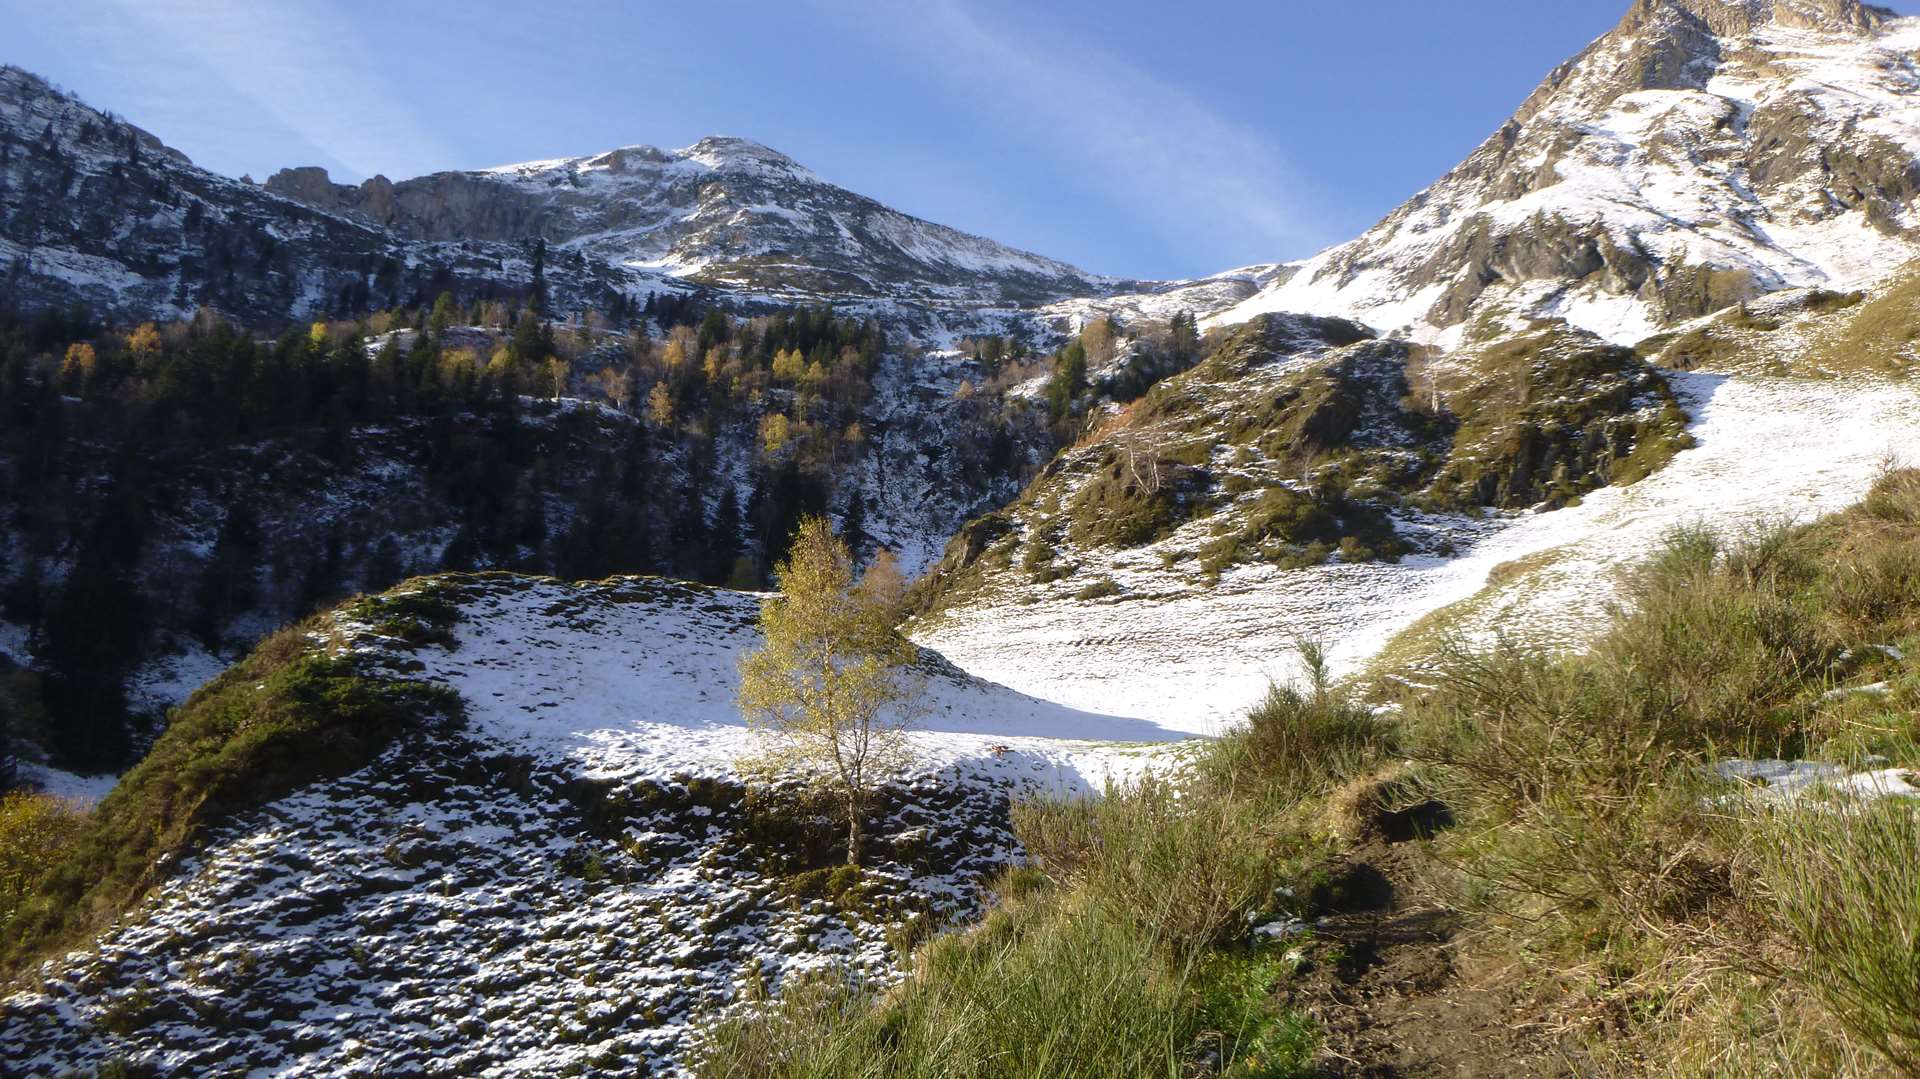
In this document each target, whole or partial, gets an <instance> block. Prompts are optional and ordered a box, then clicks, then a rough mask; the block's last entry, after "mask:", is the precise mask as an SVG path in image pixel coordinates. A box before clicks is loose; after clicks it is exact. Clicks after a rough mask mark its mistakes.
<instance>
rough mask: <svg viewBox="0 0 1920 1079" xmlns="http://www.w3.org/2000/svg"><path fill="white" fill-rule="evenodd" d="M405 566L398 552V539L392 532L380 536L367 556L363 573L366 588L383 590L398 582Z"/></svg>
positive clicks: (375, 590)
mask: <svg viewBox="0 0 1920 1079" xmlns="http://www.w3.org/2000/svg"><path fill="white" fill-rule="evenodd" d="M406 572H407V568H406V565H405V563H404V558H403V556H402V555H401V553H400V541H399V540H397V539H395V538H394V537H393V535H392V533H388V534H387V535H385V536H382V537H380V542H379V543H377V544H375V545H374V548H373V552H372V553H371V554H369V555H368V556H367V565H366V570H365V572H364V574H363V576H364V577H365V581H366V590H367V591H369V592H384V591H386V590H387V589H389V588H392V587H393V586H394V585H396V584H399V583H400V580H401V578H402V577H404V576H405V575H406Z"/></svg>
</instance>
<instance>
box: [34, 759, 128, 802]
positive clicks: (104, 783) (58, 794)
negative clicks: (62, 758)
mask: <svg viewBox="0 0 1920 1079" xmlns="http://www.w3.org/2000/svg"><path fill="white" fill-rule="evenodd" d="M20 780H21V783H22V784H23V785H24V786H27V787H31V788H33V789H34V790H37V791H39V792H40V793H42V794H50V795H52V796H54V797H55V798H62V799H65V800H66V801H69V802H76V803H78V804H80V805H83V806H90V805H93V804H94V803H95V802H98V801H99V800H100V799H102V798H105V797H106V796H107V792H108V791H110V790H112V789H113V785H114V784H115V783H117V782H119V781H120V777H119V776H117V775H99V776H83V775H76V774H74V773H72V772H63V771H61V770H60V769H58V768H54V767H51V766H49V765H45V764H23V765H21V766H20Z"/></svg>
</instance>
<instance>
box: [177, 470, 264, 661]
mask: <svg viewBox="0 0 1920 1079" xmlns="http://www.w3.org/2000/svg"><path fill="white" fill-rule="evenodd" d="M260 550H261V541H260V517H259V515H258V514H257V513H256V512H255V511H254V508H253V503H252V501H251V500H249V499H248V498H246V497H245V496H244V495H241V496H235V497H231V498H230V504H229V506H228V508H227V516H226V519H225V520H223V521H221V522H220V532H219V533H218V535H216V536H215V537H214V541H213V552H212V554H211V555H210V556H209V557H208V558H207V565H206V568H205V569H204V570H202V571H201V574H200V588H199V591H198V592H197V593H196V594H195V598H194V613H193V631H194V633H195V635H196V636H198V637H199V638H200V643H202V644H204V645H206V647H207V650H208V651H210V652H218V651H219V650H220V646H221V643H222V638H221V634H222V631H223V630H225V628H226V625H227V622H228V621H229V620H231V619H232V618H233V616H235V615H237V614H240V613H242V612H244V611H247V610H249V609H251V608H252V607H253V605H254V603H255V602H256V601H257V600H258V599H259V566H260Z"/></svg>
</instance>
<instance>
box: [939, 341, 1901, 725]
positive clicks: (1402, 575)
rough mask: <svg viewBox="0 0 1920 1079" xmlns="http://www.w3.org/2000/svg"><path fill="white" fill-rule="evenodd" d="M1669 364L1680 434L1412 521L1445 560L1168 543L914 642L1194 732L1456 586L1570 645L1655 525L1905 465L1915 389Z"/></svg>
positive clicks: (1802, 506) (1359, 647)
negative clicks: (1508, 496)
mask: <svg viewBox="0 0 1920 1079" xmlns="http://www.w3.org/2000/svg"><path fill="white" fill-rule="evenodd" d="M1674 377H1675V378H1676V379H1678V380H1679V382H1680V386H1681V388H1682V389H1683V390H1684V391H1685V392H1686V394H1687V396H1688V397H1689V398H1690V399H1691V402H1692V404H1691V410H1692V412H1693V413H1694V417H1695V419H1694V422H1693V424H1692V426H1691V428H1690V431H1691V433H1692V434H1693V436H1694V437H1695V438H1696V439H1697V441H1698V445H1697V447H1696V448H1694V449H1692V450H1688V451H1685V452H1683V453H1681V454H1679V456H1677V457H1676V458H1675V459H1674V461H1673V462H1672V463H1671V464H1669V465H1668V466H1667V467H1666V468H1664V469H1662V470H1661V471H1659V472H1657V473H1655V474H1654V475H1653V476H1651V477H1649V478H1647V479H1644V480H1641V481H1640V482H1639V483H1637V484H1634V485H1633V486H1630V487H1612V488H1606V489H1603V490H1600V491H1597V492H1594V493H1591V494H1589V495H1587V496H1586V497H1585V499H1584V500H1583V501H1582V502H1581V503H1580V504H1579V505H1577V506H1573V507H1569V508H1565V509H1559V510H1555V511H1552V512H1527V513H1521V514H1515V515H1510V516H1501V517H1494V518H1491V519H1488V520H1484V521H1476V520H1469V519H1465V518H1460V519H1453V520H1450V521H1449V520H1446V519H1438V520H1429V521H1428V522H1427V523H1428V524H1429V525H1430V526H1439V527H1444V528H1448V529H1450V530H1451V531H1452V532H1453V534H1454V537H1455V540H1456V543H1457V544H1458V545H1459V546H1460V548H1461V553H1460V555H1458V556H1457V557H1452V558H1438V557H1433V556H1426V555H1416V556H1412V557H1409V558H1407V559H1406V560H1405V561H1404V562H1402V563H1400V564H1397V565H1389V564H1383V563H1364V564H1357V565H1348V564H1342V563H1334V564H1328V565H1324V566H1316V567H1311V568H1308V569H1298V570H1276V569H1272V568H1267V567H1244V568H1240V569H1235V570H1231V571H1229V572H1228V573H1227V574H1225V575H1224V576H1223V577H1222V578H1221V580H1220V582H1219V584H1218V585H1215V586H1212V587H1208V586H1207V585H1206V584H1204V583H1203V582H1202V581H1200V580H1198V579H1197V576H1198V575H1197V573H1195V572H1194V571H1193V570H1191V569H1169V568H1167V567H1165V566H1163V564H1162V560H1161V558H1160V553H1161V549H1162V548H1163V547H1166V546H1168V545H1170V544H1176V543H1178V542H1180V540H1179V539H1178V538H1175V539H1170V540H1168V541H1167V543H1165V544H1157V545H1153V546H1149V547H1144V548H1140V549H1138V550H1135V551H1128V552H1122V553H1120V554H1119V555H1117V556H1116V557H1115V558H1114V560H1113V562H1112V563H1111V564H1110V565H1108V566H1105V567H1103V571H1104V572H1105V573H1106V574H1107V575H1108V576H1110V577H1111V578H1112V579H1113V580H1115V581H1116V582H1117V583H1118V584H1119V585H1120V586H1122V587H1123V588H1124V589H1125V590H1126V593H1127V595H1125V596H1124V597H1122V598H1117V599H1099V600H1080V599H1076V598H1075V597H1074V590H1075V589H1076V588H1077V584H1056V585H1034V586H1032V594H1031V595H1030V596H1029V597H1028V600H1029V602H1025V603H1021V604H1015V603H995V604H991V605H986V606H979V607H962V608H961V609H959V610H956V611H951V612H948V613H946V614H945V615H944V616H943V617H942V618H941V620H940V621H938V622H936V623H934V624H932V625H930V626H928V627H927V628H925V629H924V630H923V631H922V632H921V633H920V634H919V635H918V637H917V639H918V640H920V641H921V642H922V643H923V644H925V645H927V646H928V647H931V648H936V649H938V650H940V651H941V652H942V653H943V654H945V655H947V656H948V657H950V658H951V659H953V660H954V662H956V663H958V664H960V665H961V666H963V667H965V668H966V669H967V670H969V671H972V672H974V673H976V674H978V675H980V676H981V677H984V678H990V679H993V680H995V681H996V682H999V683H1002V684H1004V685H1007V686H1009V687H1011V688H1013V689H1016V690H1022V691H1025V692H1027V693H1031V694H1033V695H1035V696H1040V697H1045V698H1047V699H1050V700H1054V701H1058V702H1060V703H1062V704H1065V705H1068V706H1071V707H1076V708H1083V709H1087V710H1089V711H1095V712H1103V713H1108V714H1113V715H1118V716H1127V717H1132V718H1137V719H1143V720H1149V721H1152V722H1155V723H1159V724H1162V725H1165V726H1167V727H1173V728H1178V729H1183V730H1189V731H1193V732H1196V733H1201V734H1213V733H1218V731H1219V730H1220V729H1221V727H1222V724H1223V723H1224V722H1226V721H1228V720H1230V719H1231V717H1233V716H1234V715H1235V714H1237V712H1238V711H1239V710H1241V709H1244V708H1245V707H1246V706H1247V705H1249V704H1251V703H1252V702H1253V701H1255V700H1257V699H1258V697H1259V695H1260V694H1261V693H1263V692H1264V691H1265V688H1266V686H1267V683H1268V682H1269V680H1279V681H1285V680H1288V679H1290V678H1292V677H1293V676H1294V675H1295V673H1296V671H1297V667H1296V664H1295V661H1294V659H1293V656H1292V651H1291V650H1292V647H1293V645H1294V643H1295V642H1296V641H1298V640H1300V639H1302V638H1306V639H1314V640H1318V641H1321V642H1322V643H1324V644H1326V645H1328V646H1329V648H1330V650H1331V652H1332V658H1333V659H1334V661H1335V663H1336V666H1337V669H1338V670H1339V671H1341V672H1351V671H1354V670H1357V669H1358V668H1360V667H1361V666H1362V665H1364V664H1365V662H1366V661H1367V660H1369V659H1371V658H1372V657H1373V656H1375V655H1377V654H1378V653H1379V652H1380V650H1381V649H1382V648H1383V647H1385V646H1386V645H1387V643H1388V642H1389V641H1390V640H1391V639H1392V638H1393V636H1394V635H1395V634H1397V633H1399V632H1400V631H1402V630H1405V629H1407V628H1408V627H1410V626H1412V625H1414V624H1415V623H1416V622H1417V621H1419V620H1420V619H1421V618H1423V617H1425V616H1427V615H1429V614H1432V613H1433V612H1436V611H1440V610H1442V609H1443V608H1448V607H1451V606H1452V605H1454V604H1458V603H1461V602H1462V601H1466V600H1469V599H1473V600H1474V602H1473V603H1472V605H1471V607H1470V608H1469V609H1467V610H1465V611H1463V612H1462V614H1461V616H1460V617H1459V618H1457V619H1456V620H1455V621H1454V628H1457V629H1459V630H1461V631H1463V632H1466V633H1476V632H1478V633H1482V634H1484V633H1490V632H1492V631H1493V630H1495V629H1497V630H1499V631H1500V632H1502V633H1505V634H1508V635H1509V636H1513V637H1517V638H1521V639H1527V640H1539V641H1546V642H1552V641H1559V642H1563V643H1570V644H1577V643H1578V642H1579V641H1580V640H1581V639H1582V637H1583V635H1584V634H1585V633H1587V632H1589V631H1591V630H1594V629H1596V628H1598V627H1599V626H1600V625H1601V623H1602V619H1603V616H1604V614H1605V607H1606V604H1607V603H1608V602H1609V601H1611V600H1612V599H1613V597H1614V595H1615V592H1614V588H1613V583H1614V579H1615V578H1614V576H1613V575H1614V573H1615V571H1617V570H1618V569H1620V568H1622V567H1625V566H1629V565H1631V564H1633V563H1634V562H1636V561H1638V560H1640V559H1643V558H1644V557H1646V555H1647V554H1649V553H1650V552H1651V551H1652V550H1653V549H1654V547H1655V545H1656V544H1657V543H1658V542H1659V540H1660V539H1661V537H1662V536H1663V535H1664V534H1665V533H1666V531H1667V530H1669V529H1671V528H1673V527H1676V526H1679V525H1685V524H1691V523H1698V522H1710V523H1715V524H1718V525H1722V526H1733V527H1737V526H1738V525H1739V523H1740V522H1742V521H1748V520H1766V519H1779V518H1800V519H1806V518H1811V517H1813V516H1816V515H1819V514H1822V513H1828V512H1832V511H1835V510H1838V509H1841V508H1843V507H1845V506H1847V505H1849V504H1851V503H1852V502H1854V501H1857V500H1858V499H1859V497H1860V496H1861V495H1862V494H1864V493H1865V491H1866V489H1867V487H1868V486H1869V485H1870V484H1871V482H1872V480H1873V478H1874V477H1875V476H1876V475H1877V474H1878V472H1879V470H1880V468H1881V467H1882V465H1883V464H1884V462H1885V461H1886V460H1887V459H1888V458H1889V457H1890V456H1891V457H1892V458H1895V459H1898V460H1903V461H1907V462H1920V390H1916V389H1915V388H1914V387H1913V386H1911V385H1909V384H1907V383H1905V382H1882V381H1870V380H1864V379H1862V380H1851V379H1848V380H1820V381H1803V380H1797V379H1768V378H1756V377H1751V376H1736V377H1729V376H1723V375H1705V374H1701V375H1676V376H1674ZM1521 559H1527V560H1529V562H1528V565H1529V566H1531V567H1535V568H1533V571H1532V572H1528V573H1522V574H1519V575H1516V576H1512V577H1511V579H1508V580H1506V583H1505V584H1503V585H1502V586H1501V587H1499V588H1497V589H1494V590H1493V591H1491V592H1490V593H1488V594H1486V595H1479V594H1480V593H1481V592H1482V589H1483V588H1485V587H1486V586H1487V583H1488V580H1489V576H1490V574H1491V573H1492V571H1493V570H1494V569H1495V568H1496V567H1502V566H1507V565H1509V564H1512V563H1515V562H1517V561H1518V560H1521ZM1505 576H1506V575H1504V574H1503V577H1505ZM1476 597H1477V598H1476Z"/></svg>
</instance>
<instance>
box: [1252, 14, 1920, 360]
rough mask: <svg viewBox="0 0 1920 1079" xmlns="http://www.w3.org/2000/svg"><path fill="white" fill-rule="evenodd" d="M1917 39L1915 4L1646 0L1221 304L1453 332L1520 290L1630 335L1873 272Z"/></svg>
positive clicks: (1896, 226)
mask: <svg viewBox="0 0 1920 1079" xmlns="http://www.w3.org/2000/svg"><path fill="white" fill-rule="evenodd" d="M1917 49H1920V20H1914V19H1894V18H1891V17H1888V16H1887V15H1886V13H1884V12H1878V11H1877V10H1876V9H1871V8H1866V7H1863V6H1862V5H1859V4H1857V3H1854V2H1852V0H1808V2H1806V3H1794V4H1788V3H1780V4H1777V5H1776V4H1772V3H1764V2H1758V0H1755V2H1748V0H1741V2H1739V3H1729V2H1725V0H1645V2H1642V3H1639V4H1636V5H1635V6H1634V8H1633V10H1632V11H1631V12H1630V13H1629V14H1628V16H1627V18H1626V19H1625V21H1623V22H1622V23H1621V24H1620V26H1619V27H1618V28H1616V29H1615V30H1614V31H1612V32H1611V33H1609V34H1607V35H1606V36H1605V37H1602V38H1601V39H1599V40H1598V41H1596V42H1595V43H1594V44H1593V45H1592V46H1591V47H1589V48H1588V49H1587V50H1586V51H1585V52H1583V53H1582V54H1581V55H1580V56H1579V57H1577V58H1575V59H1574V60H1572V61H1570V62H1569V63H1568V64H1566V65H1564V66H1563V67H1561V68H1560V69H1558V70H1556V71H1555V72H1554V73H1553V74H1552V75H1551V76H1549V78H1548V79H1547V81H1546V82H1545V83H1544V84H1543V85H1542V86H1541V87H1540V89H1539V90H1537V91H1536V92H1535V93H1534V95H1533V96H1532V97H1531V98H1529V100H1528V101H1527V102H1526V104H1525V105H1523V106H1522V108H1521V109H1520V111H1519V112H1518V113H1517V114H1516V115H1515V117H1514V118H1513V119H1512V120H1511V121H1509V122H1508V123H1507V124H1506V125H1505V126H1504V127H1502V128H1501V130H1500V131H1499V132H1497V133H1496V134H1495V135H1494V136H1493V137H1492V138H1490V139H1489V140H1488V141H1487V142H1486V143H1484V144H1483V145H1482V146H1481V147H1480V148H1479V149H1478V150H1476V151H1475V152H1474V153H1473V155H1472V156H1471V157H1469V158H1468V159H1467V160H1466V161H1465V162H1464V163H1463V164H1461V165H1460V166H1459V167H1458V168H1456V169H1455V170H1454V171H1452V172H1450V173H1449V174H1448V175H1447V176H1446V177H1444V178H1443V179H1441V180H1440V181H1439V182H1438V183H1436V184H1435V185H1434V186H1433V187H1431V188H1429V189H1428V190H1426V191H1424V192H1422V193H1421V194H1419V195H1418V196H1416V197H1415V198H1413V199H1412V200H1410V201H1409V202H1408V203H1407V204H1406V205H1404V206H1402V207H1401V208H1400V209H1398V210H1396V211H1395V212H1394V213H1393V214H1391V215H1390V216H1388V217H1387V218H1386V219H1385V220H1384V221H1382V222H1381V223H1380V224H1379V225H1377V226H1375V227H1374V228H1373V229H1372V230H1370V231H1369V232H1367V233H1366V234H1364V235H1363V236H1361V237H1359V238H1358V239H1355V240H1353V241H1351V242H1349V243H1347V244H1344V245H1341V246H1339V247H1336V248H1333V249H1331V250H1329V251H1326V252H1324V253H1322V254H1320V255H1318V256H1316V257H1315V258H1313V259H1312V260H1310V261H1308V262H1307V263H1306V264H1305V265H1304V266H1302V267H1301V268H1300V270H1299V272H1298V273H1296V274H1294V275H1292V276H1291V277H1289V278H1288V279H1286V280H1285V281H1284V282H1281V283H1279V284H1277V285H1275V286H1272V287H1269V288H1266V289H1264V290H1263V291H1262V292H1260V293H1259V294H1258V295H1256V296H1253V297H1251V298H1249V299H1247V300H1245V301H1243V302H1241V303H1239V304H1238V305H1236V306H1234V307H1232V308H1231V309H1228V310H1227V311H1225V312H1223V313H1221V314H1220V315H1218V320H1219V321H1221V322H1237V321H1242V320H1244V319H1246V318H1248V317H1251V316H1252V315H1255V314H1258V313H1261V312H1267V311H1305V312H1315V313H1325V314H1337V315H1342V316H1346V317H1352V318H1356V319H1359V320H1360V321H1363V322H1366V323H1368V324H1369V325H1372V326H1374V327H1375V328H1376V329H1378V330H1381V331H1382V332H1389V333H1390V332H1399V331H1404V332H1407V333H1410V334H1411V335H1413V336H1414V337H1416V338H1418V339H1422V340H1438V341H1441V342H1448V341H1452V340H1458V336H1459V334H1460V333H1461V332H1462V327H1463V326H1464V324H1465V323H1467V322H1468V321H1469V320H1470V319H1472V318H1474V317H1475V316H1477V315H1482V314H1487V315H1500V314H1505V313H1515V312H1522V313H1529V314H1540V315H1558V316H1561V317H1565V318H1566V319H1568V320H1569V321H1570V322H1572V323H1573V324H1575V325H1577V326H1580V327H1582V328H1585V329H1589V330H1592V331H1593V332H1595V333H1598V334H1600V335H1601V336H1604V337H1608V338H1610V339H1613V340H1616V341H1621V342H1632V341H1634V340H1637V339H1638V338H1640V337H1644V336H1646V335H1648V334H1650V333H1651V332H1653V331H1654V330H1655V329H1656V328H1658V327H1660V326H1663V325H1666V324H1668V323H1671V322H1673V321H1677V320H1682V319H1686V318H1691V317H1694V316H1696V315H1700V314H1705V313H1707V312H1708V311H1711V310H1714V309H1716V308H1719V307H1724V306H1727V305H1729V304H1732V303H1736V302H1739V301H1741V300H1744V299H1747V298H1749V297H1751V296H1754V295H1758V294H1761V293H1765V292H1770V291H1773V290H1776V289H1781V288H1788V287H1804V286H1824V287H1828V288H1836V289H1854V288H1860V287H1864V286H1867V285H1870V284H1872V283H1874V282H1875V281H1877V280H1879V279H1880V278H1881V277H1883V276H1884V275H1885V274H1887V273H1889V272H1891V271H1892V270H1893V269H1894V268H1896V267H1898V266H1899V265H1900V264H1901V263H1903V262H1905V261H1906V260H1908V259H1910V258H1912V257H1913V256H1914V255H1915V254H1916V253H1920V233H1917V232H1916V227H1917V226H1920V220H1916V219H1915V218H1914V217H1913V216H1912V210H1913V199H1914V197H1915V195H1916V193H1917V192H1920V162H1917V161H1916V157H1920V112H1916V110H1915V108H1914V101H1915V97H1914V95H1915V94H1916V93H1920V68H1916V66H1915V62H1914V61H1915V54H1916V50H1917ZM1449 331H1451V332H1449Z"/></svg>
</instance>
